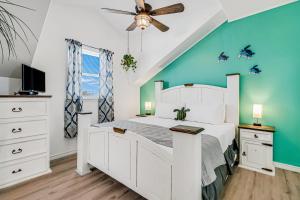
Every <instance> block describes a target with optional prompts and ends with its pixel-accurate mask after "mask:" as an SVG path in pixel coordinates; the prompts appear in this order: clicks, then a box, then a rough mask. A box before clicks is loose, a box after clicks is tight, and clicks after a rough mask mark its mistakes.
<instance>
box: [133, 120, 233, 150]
mask: <svg viewBox="0 0 300 200" xmlns="http://www.w3.org/2000/svg"><path fill="white" fill-rule="evenodd" d="M130 121H134V122H139V123H143V124H151V125H157V126H162V127H166V128H171V127H174V126H177V125H186V126H195V127H201V128H204V129H205V130H204V131H203V132H202V133H201V134H207V135H211V136H213V137H216V138H218V140H219V142H220V145H221V147H222V151H223V153H224V152H225V151H226V149H227V148H228V146H229V145H231V144H232V141H233V140H234V139H235V129H236V127H235V125H234V123H223V124H217V125H214V124H207V123H200V122H192V121H177V120H173V119H164V118H160V117H155V116H149V117H140V118H134V119H130ZM162 148H168V147H165V146H162ZM168 149H169V151H172V148H168Z"/></svg>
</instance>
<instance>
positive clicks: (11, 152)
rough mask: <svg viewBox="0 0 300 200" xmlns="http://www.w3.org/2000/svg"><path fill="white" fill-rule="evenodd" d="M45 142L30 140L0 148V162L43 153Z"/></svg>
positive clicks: (45, 147)
mask: <svg viewBox="0 0 300 200" xmlns="http://www.w3.org/2000/svg"><path fill="white" fill-rule="evenodd" d="M46 151H47V141H46V138H45V139H40V140H32V141H26V142H20V143H14V144H8V145H3V146H0V153H1V156H0V162H4V161H10V160H14V159H19V158H24V157H26V156H30V155H35V154H39V153H45V152H46Z"/></svg>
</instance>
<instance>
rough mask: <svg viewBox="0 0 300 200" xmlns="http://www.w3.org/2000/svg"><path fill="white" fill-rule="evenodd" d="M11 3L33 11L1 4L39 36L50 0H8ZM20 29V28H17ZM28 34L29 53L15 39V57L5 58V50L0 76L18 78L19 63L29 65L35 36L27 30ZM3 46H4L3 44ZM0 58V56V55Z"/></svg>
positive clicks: (35, 43) (34, 46) (34, 47)
mask: <svg viewBox="0 0 300 200" xmlns="http://www.w3.org/2000/svg"><path fill="white" fill-rule="evenodd" d="M10 1H11V2H13V3H16V4H19V5H23V6H26V7H29V8H32V9H35V11H30V10H26V9H23V8H17V7H14V6H8V5H3V4H1V5H3V6H4V7H5V8H6V9H7V10H9V11H11V12H12V13H13V14H14V15H16V16H17V17H19V18H20V19H22V20H23V21H24V22H25V23H26V24H27V25H28V26H29V27H30V28H31V30H32V31H33V32H34V33H35V35H36V36H37V37H39V36H40V33H41V30H42V27H43V24H44V20H45V17H46V14H47V11H48V7H49V3H50V0H26V1H24V0H10ZM19 31H20V30H19ZM27 35H28V47H29V50H30V53H29V52H28V51H27V50H26V48H25V46H24V44H22V42H21V40H19V39H18V40H17V41H16V48H15V49H16V52H17V56H18V57H17V58H13V57H11V58H10V60H8V59H7V55H8V52H7V51H6V50H5V51H4V54H5V58H4V62H3V63H1V61H0V76H1V77H12V78H19V77H20V74H21V67H20V66H21V64H22V63H24V64H27V65H30V64H31V62H32V58H33V55H34V53H35V49H36V46H37V41H36V40H35V38H34V37H33V36H32V35H31V34H30V33H29V32H28V31H27ZM4 48H5V46H4ZM0 60H1V57H0Z"/></svg>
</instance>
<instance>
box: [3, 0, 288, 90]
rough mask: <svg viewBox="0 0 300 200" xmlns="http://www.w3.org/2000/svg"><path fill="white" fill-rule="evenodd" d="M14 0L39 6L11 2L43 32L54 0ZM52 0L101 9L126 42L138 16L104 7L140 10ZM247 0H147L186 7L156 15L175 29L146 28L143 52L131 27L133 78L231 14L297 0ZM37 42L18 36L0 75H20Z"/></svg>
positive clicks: (117, 3)
mask: <svg viewBox="0 0 300 200" xmlns="http://www.w3.org/2000/svg"><path fill="white" fill-rule="evenodd" d="M12 1H13V2H16V3H20V4H22V5H25V6H28V7H31V8H35V9H37V11H36V12H33V13H32V12H28V11H26V10H25V11H24V10H21V9H16V8H11V9H12V11H13V12H15V13H16V14H17V15H18V16H20V17H21V19H24V21H25V22H26V23H28V25H29V26H30V27H31V28H32V30H33V31H34V32H35V34H36V35H37V36H39V35H40V32H41V30H42V26H43V23H44V20H45V16H46V13H47V10H48V7H49V2H50V0H26V1H24V0H12ZM51 1H52V2H55V3H60V4H65V5H67V6H76V7H79V8H82V9H85V10H86V9H87V10H90V11H91V12H97V13H99V15H101V16H103V19H104V20H106V21H107V22H108V23H109V24H110V25H111V26H112V27H113V28H114V29H115V30H116V31H117V32H118V33H119V35H120V37H122V38H123V39H124V43H125V42H126V36H127V32H126V31H125V30H126V28H127V27H128V26H129V25H130V24H131V23H132V22H133V16H127V15H118V14H112V13H107V12H105V11H103V10H101V8H103V7H107V8H114V9H120V10H128V11H134V7H135V1H134V0H106V1H104V0H51ZM245 1H247V5H248V6H247V5H244V4H242V3H241V0H146V2H147V3H149V4H151V5H152V7H153V9H156V8H160V7H164V6H168V5H171V4H175V3H179V2H181V3H183V4H184V5H185V11H184V12H183V13H178V14H171V15H165V16H156V17H155V19H157V20H159V21H160V22H162V23H164V24H165V25H167V26H169V27H170V30H169V31H168V32H166V33H162V32H160V31H159V30H158V29H156V28H155V27H153V26H151V27H149V28H148V29H146V31H144V33H143V52H140V41H141V32H140V30H139V29H136V30H135V31H133V32H131V33H130V38H131V40H130V47H131V53H132V54H133V55H134V56H135V57H136V58H137V59H138V71H137V72H136V73H135V74H134V75H133V77H134V78H133V79H134V80H135V81H136V82H138V83H139V84H142V83H144V82H145V81H147V80H148V79H149V78H151V76H153V75H154V74H156V73H157V72H158V71H160V70H161V69H162V68H163V67H165V66H166V65H167V64H168V63H170V62H171V61H172V60H174V59H175V58H176V57H177V56H179V55H180V54H182V53H183V52H184V51H186V50H187V49H188V48H189V47H190V46H191V45H192V44H194V43H196V42H197V41H199V40H200V39H202V38H203V37H204V36H205V35H206V34H208V33H209V32H210V31H212V30H214V29H215V28H217V27H218V26H219V25H220V24H222V23H223V22H224V21H226V20H227V19H229V20H235V19H239V18H242V17H246V16H248V15H251V14H255V13H258V12H262V11H264V10H267V9H270V8H273V7H277V6H280V5H283V4H286V3H289V2H292V1H294V0H274V2H275V3H268V2H269V0H255V1H252V0H245ZM220 2H221V3H222V4H221V3H220ZM243 2H244V1H243ZM272 2H273V1H272ZM250 8H251V9H250ZM241 9H244V11H243V12H240V10H241ZM224 12H225V13H226V16H227V18H226V16H225V14H224ZM87 23H88V22H87ZM79 26H80V24H79ZM108 37H109V36H108ZM36 43H37V42H36V41H35V40H34V39H33V38H30V39H29V46H30V50H31V53H32V54H31V55H29V54H28V53H27V52H26V51H25V48H24V46H22V45H21V44H20V42H18V43H17V51H18V56H19V57H18V59H11V60H10V61H6V62H5V63H4V64H0V76H9V77H18V76H19V75H20V73H19V71H20V70H19V69H20V67H19V66H20V64H21V63H25V64H31V61H32V56H33V54H34V52H35V49H36ZM124 53H126V52H124Z"/></svg>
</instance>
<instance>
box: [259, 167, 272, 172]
mask: <svg viewBox="0 0 300 200" xmlns="http://www.w3.org/2000/svg"><path fill="white" fill-rule="evenodd" d="M261 169H262V170H265V171H267V172H273V170H271V169H268V168H261Z"/></svg>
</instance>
